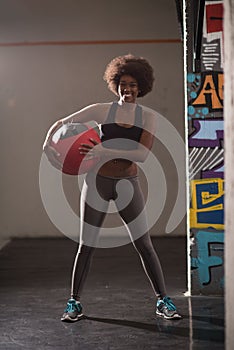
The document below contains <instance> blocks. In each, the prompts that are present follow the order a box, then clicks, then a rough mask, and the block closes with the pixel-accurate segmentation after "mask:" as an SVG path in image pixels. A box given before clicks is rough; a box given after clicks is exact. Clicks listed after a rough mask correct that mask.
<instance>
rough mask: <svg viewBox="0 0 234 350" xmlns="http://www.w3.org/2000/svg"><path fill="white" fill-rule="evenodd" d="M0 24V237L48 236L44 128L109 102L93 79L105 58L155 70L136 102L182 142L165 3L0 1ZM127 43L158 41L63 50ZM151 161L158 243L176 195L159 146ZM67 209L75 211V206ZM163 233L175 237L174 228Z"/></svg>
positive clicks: (98, 78)
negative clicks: (156, 180) (156, 181)
mask: <svg viewBox="0 0 234 350" xmlns="http://www.w3.org/2000/svg"><path fill="white" fill-rule="evenodd" d="M0 16H1V18H0V43H1V46H0V57H1V63H0V74H1V96H0V98H1V101H0V110H1V111H0V118H1V129H0V152H1V182H0V186H1V187H0V189H1V196H0V205H1V220H0V234H1V237H12V236H17V237H25V236H33V237H37V236H41V235H43V236H44V235H45V236H52V235H58V234H60V232H59V231H58V229H57V228H56V227H55V226H54V225H53V224H52V223H51V221H50V219H49V217H48V215H47V213H46V211H45V209H44V207H43V204H42V201H41V196H40V190H39V164H40V159H41V155H42V143H43V140H44V137H45V134H46V131H47V130H48V128H49V126H50V125H51V124H52V123H53V122H54V121H55V120H57V119H58V118H61V117H62V116H65V115H68V114H70V113H72V112H74V111H76V110H78V109H80V108H81V107H83V106H85V105H87V104H90V103H94V102H102V101H111V100H112V99H113V96H112V94H111V93H110V92H109V91H108V90H107V88H106V85H105V82H104V81H103V80H102V76H103V72H104V68H105V66H106V64H107V63H108V62H109V61H110V60H111V59H112V58H113V57H114V56H116V55H122V54H126V53H129V52H130V53H132V54H135V55H141V56H144V57H146V58H147V59H148V60H149V61H150V63H151V64H152V66H153V67H154V69H155V78H156V82H155V88H154V91H153V92H151V93H150V94H149V95H148V96H147V97H145V98H144V99H142V100H139V102H140V103H142V104H144V105H147V106H149V107H151V108H153V109H155V110H157V111H158V112H159V113H160V114H162V115H163V117H165V118H166V119H167V120H168V121H169V122H170V123H172V125H173V126H174V127H175V128H176V129H177V130H178V132H179V134H180V135H181V136H182V137H183V135H184V111H183V58H182V54H183V49H182V43H181V42H180V40H179V39H180V34H179V27H178V23H177V14H176V8H175V3H174V1H172V0H157V1H152V0H151V1H149V0H145V1H144V2H142V1H139V0H134V1H133V0H129V1H123V0H120V1H118V2H116V1H115V2H114V1H113V2H112V1H108V0H100V1H84V0H80V1H79V0H78V1H74V0H66V1H65V0H61V1H55V0H47V1H45V0H42V1H33V2H32V1H30V0H11V1H9V0H1V1H0ZM127 39H132V40H135V39H162V40H163V42H155V43H142V44H136V43H129V44H123V43H122V44H121V43H120V44H115V43H112V44H111V43H110V44H108V45H107V44H100V43H99V44H98V43H96V44H89V45H78V44H73V45H65V43H63V41H85V40H88V41H91V40H92V41H99V40H111V41H113V40H127ZM167 39H178V40H177V41H176V42H170V41H169V42H168V41H167ZM39 42H47V44H48V42H58V43H59V44H58V45H52V43H51V44H50V45H46V43H45V45H38V43H39ZM4 43H5V44H6V43H8V44H10V43H12V45H8V46H4V45H2V44H4ZM13 43H21V44H20V45H13ZM22 43H25V44H24V45H22ZM155 154H156V155H157V157H158V159H159V160H160V162H161V164H162V166H163V170H164V174H165V176H166V180H167V200H166V204H165V207H164V210H163V213H162V215H161V217H160V219H159V220H158V223H157V225H155V226H154V227H153V229H152V230H151V231H152V232H151V233H152V235H156V234H158V235H162V234H164V231H165V226H166V224H167V222H168V218H169V217H170V213H171V211H172V208H173V205H174V203H175V199H176V195H177V174H176V170H175V165H174V163H173V161H172V159H171V155H170V154H168V151H167V150H166V149H165V145H162V144H161V143H160V142H158V143H157V142H156V144H155ZM65 182H66V186H67V187H68V192H69V191H70V192H72V193H74V191H71V188H72V186H74V184H75V180H74V179H71V178H70V177H69V179H65ZM69 189H70V190H69ZM159 190H160V189H159ZM159 198H160V196H159ZM155 200H157V199H155ZM71 201H74V203H75V204H74V205H76V203H77V198H73V199H71ZM172 233H173V234H178V235H185V224H184V221H182V222H181V223H180V224H179V225H178V226H177V228H176V229H175V230H174V231H173V232H172Z"/></svg>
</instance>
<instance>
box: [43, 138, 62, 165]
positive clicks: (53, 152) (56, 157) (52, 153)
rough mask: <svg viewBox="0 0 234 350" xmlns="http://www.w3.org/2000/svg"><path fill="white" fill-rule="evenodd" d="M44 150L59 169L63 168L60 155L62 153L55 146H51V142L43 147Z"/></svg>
mask: <svg viewBox="0 0 234 350" xmlns="http://www.w3.org/2000/svg"><path fill="white" fill-rule="evenodd" d="M43 150H44V152H45V154H46V156H47V158H48V160H49V162H50V163H51V164H52V165H53V166H54V167H55V168H56V169H58V170H62V167H63V165H62V163H61V161H60V160H59V156H60V154H59V153H58V152H57V151H56V149H55V148H53V147H52V146H50V145H49V144H47V145H45V146H44V147H43Z"/></svg>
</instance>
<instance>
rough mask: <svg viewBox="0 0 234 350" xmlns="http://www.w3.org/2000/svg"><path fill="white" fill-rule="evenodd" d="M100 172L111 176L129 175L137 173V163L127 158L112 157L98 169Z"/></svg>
mask: <svg viewBox="0 0 234 350" xmlns="http://www.w3.org/2000/svg"><path fill="white" fill-rule="evenodd" d="M98 174H99V175H102V176H109V177H123V178H124V177H128V176H135V175H137V165H136V163H134V162H132V161H130V160H127V159H121V158H118V159H112V160H109V161H107V162H106V163H104V164H103V165H102V166H101V167H100V168H99V170H98Z"/></svg>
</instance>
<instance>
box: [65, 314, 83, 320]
mask: <svg viewBox="0 0 234 350" xmlns="http://www.w3.org/2000/svg"><path fill="white" fill-rule="evenodd" d="M83 317H84V315H83V314H80V315H79V316H77V317H76V318H71V317H70V316H69V315H66V316H65V317H61V321H62V322H76V321H79V320H80V319H82V318H83Z"/></svg>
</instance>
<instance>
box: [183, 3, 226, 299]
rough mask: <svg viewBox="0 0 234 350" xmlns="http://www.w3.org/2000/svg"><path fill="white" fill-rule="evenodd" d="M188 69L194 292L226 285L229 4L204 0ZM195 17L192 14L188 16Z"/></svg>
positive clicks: (197, 16) (210, 292)
mask: <svg viewBox="0 0 234 350" xmlns="http://www.w3.org/2000/svg"><path fill="white" fill-rule="evenodd" d="M189 16H194V18H193V21H192V23H194V25H193V26H190V27H188V30H189V31H190V33H189V35H190V38H193V40H190V47H189V50H188V56H189V57H188V60H190V62H192V63H191V64H190V65H188V67H189V69H188V72H187V101H188V114H187V117H188V128H189V130H188V146H189V181H190V234H191V251H190V253H191V269H192V270H191V271H192V279H191V280H192V286H191V292H192V294H194V295H196V294H207V295H221V294H223V286H224V277H223V276H224V269H223V267H224V149H223V139H224V121H223V86H224V76H223V59H224V57H223V2H222V1H200V2H199V6H198V7H197V8H196V12H195V11H194V9H193V11H191V13H188V17H189ZM188 20H189V18H188Z"/></svg>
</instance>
